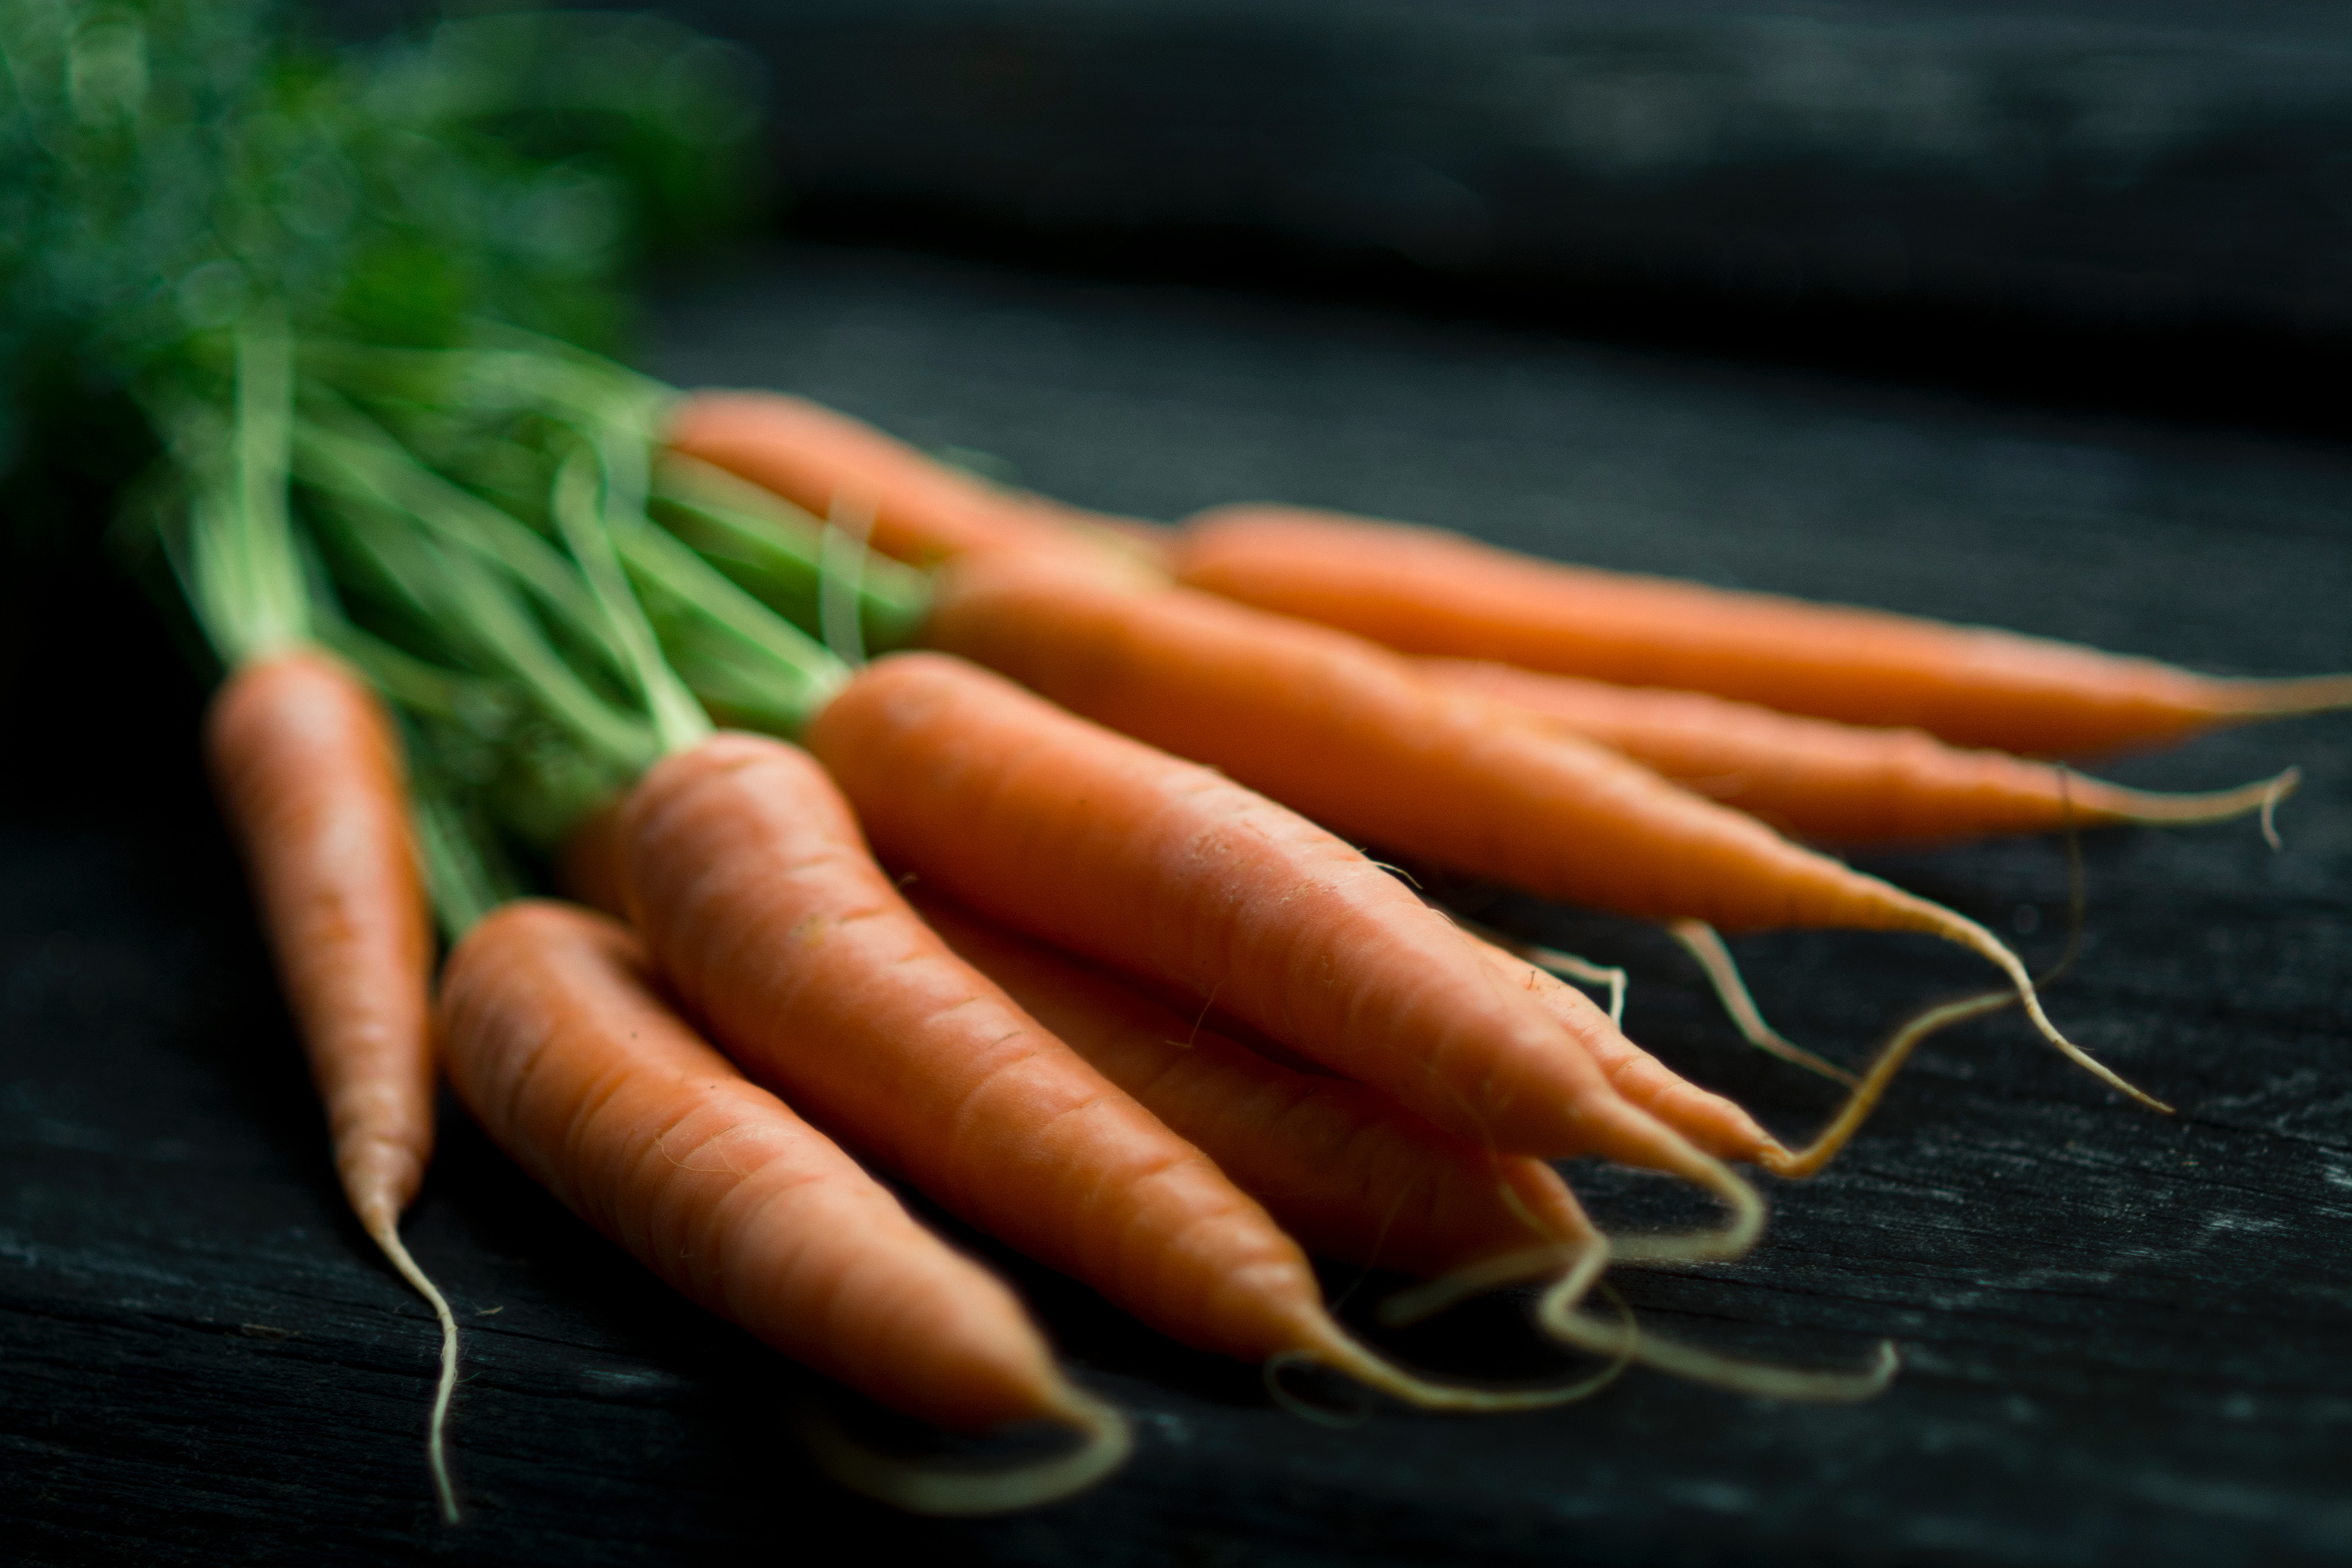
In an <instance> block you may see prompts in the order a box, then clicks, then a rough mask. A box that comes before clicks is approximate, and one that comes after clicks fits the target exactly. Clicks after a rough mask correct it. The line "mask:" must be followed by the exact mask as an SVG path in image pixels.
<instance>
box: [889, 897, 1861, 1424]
mask: <svg viewBox="0 0 2352 1568" xmlns="http://www.w3.org/2000/svg"><path fill="white" fill-rule="evenodd" d="M915 902H916V905H917V907H918V909H919V910H920V911H921V913H922V915H923V918H924V919H925V920H926V921H929V922H930V923H931V925H932V927H933V928H934V929H935V930H937V931H940V934H941V935H943V936H945V937H946V938H947V939H948V941H949V942H950V945H951V946H953V947H954V948H955V950H956V951H957V952H959V953H961V955H962V956H963V957H965V958H966V959H968V960H969V961H971V963H973V964H974V965H975V966H976V967H978V968H979V969H980V970H981V971H982V973H986V974H987V975H988V976H989V977H990V978H991V979H992V980H995V981H996V982H997V983H998V984H1002V985H1003V986H1004V987H1005V989H1006V990H1007V991H1008V992H1009V993H1010V994H1012V995H1013V998H1014V999H1015V1000H1016V1001H1018V1002H1019V1003H1020V1004H1021V1005H1022V1006H1024V1008H1026V1009H1027V1010H1028V1011H1029V1012H1030V1013H1031V1014H1032V1015H1033V1016H1035V1017H1036V1018H1038V1019H1039V1020H1040V1021H1041V1022H1043V1023H1045V1025H1046V1026H1048V1027H1050V1028H1052V1029H1053V1030H1054V1032H1055V1034H1056V1035H1058V1036H1059V1037H1061V1038H1063V1039H1064V1040H1066V1041H1067V1042H1069V1044H1070V1046H1071V1047H1073V1048H1074V1049H1076V1051H1077V1052H1078V1053H1079V1054H1080V1055H1082V1056H1084V1057H1085V1058H1087V1060H1088V1061H1089V1062H1092V1063H1093V1064H1094V1065H1095V1066H1096V1067H1097V1068H1099V1069H1100V1070H1101V1071H1102V1072H1103V1073H1104V1075H1105V1076H1107V1077H1108V1078H1109V1079H1112V1081H1114V1082H1116V1083H1118V1085H1119V1086H1120V1087H1121V1088H1123V1089H1128V1090H1129V1092H1131V1093H1133V1094H1134V1095H1136V1097H1137V1098H1138V1099H1139V1100H1142V1101H1143V1103H1144V1105H1145V1106H1146V1107H1147V1108H1149V1109H1150V1110H1152V1111H1153V1112H1154V1113H1155V1114H1157V1115H1158V1116H1159V1117H1160V1119H1161V1120H1162V1121H1166V1122H1167V1123H1168V1124H1169V1125H1170V1127H1171V1128H1172V1129H1174V1130H1175V1131H1177V1132H1179V1133H1181V1135H1182V1136H1184V1137H1185V1138H1187V1139H1189V1140H1190V1141H1192V1142H1193V1143H1194V1144H1196V1145H1198V1146H1199V1147H1200V1148H1201V1150H1202V1152H1205V1153H1207V1154H1208V1155H1209V1156H1210V1157H1211V1158H1212V1159H1213V1160H1215V1161H1216V1162H1217V1163H1218V1164H1219V1166H1220V1167H1222V1168H1223V1170H1224V1171H1225V1173H1227V1174H1228V1175H1230V1176H1232V1177H1233V1178H1234V1181H1235V1182H1236V1183H1238V1184H1240V1185H1241V1186H1242V1187H1243V1188H1244V1190H1246V1191H1247V1192H1249V1193H1250V1194H1252V1195H1254V1196H1255V1197H1257V1198H1258V1199H1259V1200H1260V1201H1261V1202H1263V1203H1264V1204H1265V1205H1266V1207H1267V1208H1268V1209H1269V1210H1271V1211H1272V1212H1273V1214H1274V1215H1275V1217H1276V1219H1278V1220H1279V1221H1281V1223H1282V1225H1283V1226H1284V1228H1285V1229H1286V1230H1288V1231H1289V1232H1290V1233H1291V1234H1292V1235H1293V1236H1295V1237H1298V1238H1299V1239H1300V1240H1301V1241H1303V1242H1305V1243H1306V1244H1307V1247H1309V1248H1310V1249H1311V1250H1313V1251H1316V1252H1318V1253H1320V1254H1322V1255H1323V1256H1325V1257H1328V1258H1339V1259H1342V1260H1344V1261H1348V1262H1354V1263H1360V1264H1365V1265H1375V1264H1376V1265H1380V1266H1381V1267H1385V1268H1401V1269H1403V1270H1405V1271H1407V1272H1409V1273H1413V1274H1419V1275H1422V1276H1423V1277H1424V1278H1426V1279H1429V1280H1430V1283H1428V1284H1425V1285H1423V1286H1421V1287H1419V1288H1418V1289H1412V1290H1408V1291H1406V1292H1404V1293H1402V1294H1401V1295H1398V1296H1394V1297H1391V1298H1390V1299H1389V1300H1387V1301H1386V1302H1383V1303H1382V1305H1381V1317H1382V1318H1383V1319H1384V1320H1386V1321H1391V1322H1410V1321H1415V1320H1417V1319H1420V1318H1423V1317H1425V1316H1427V1315H1429V1314H1430V1313H1432V1312H1434V1311H1437V1310H1442V1309H1443V1308H1444V1307H1446V1306H1448V1305H1450V1304H1452V1303H1453V1302H1454V1301H1458V1300H1462V1299H1464V1298H1465V1297H1466V1296H1469V1295H1472V1294H1475V1293H1476V1292H1478V1291H1482V1290H1486V1289H1493V1288H1494V1287H1496V1286H1497V1285H1502V1284H1507V1283H1509V1282H1511V1281H1513V1280H1516V1279H1526V1278H1529V1277H1532V1276H1535V1275H1538V1274H1556V1275H1558V1276H1559V1278H1558V1280H1557V1282H1556V1283H1555V1284H1554V1285H1553V1286H1552V1287H1551V1288H1550V1289H1548V1290H1547V1291H1546V1292H1545V1294H1544V1297H1543V1300H1542V1301H1541V1302H1540V1304H1539V1306H1538V1321H1540V1322H1541V1323H1542V1324H1543V1325H1544V1326H1545V1327H1546V1328H1547V1329H1548V1330H1549V1331H1551V1332H1553V1333H1554V1334H1556V1335H1558V1336H1559V1337H1560V1338H1562V1339H1564V1340H1566V1341H1568V1342H1570V1343H1572V1344H1575V1345H1578V1346H1580V1347H1581V1348H1583V1349H1587V1350H1591V1351H1594V1352H1598V1353H1601V1354H1603V1355H1612V1356H1616V1357H1619V1358H1620V1359H1621V1361H1641V1362H1644V1363H1650V1364H1653V1365H1655V1366H1658V1367H1660V1368H1662V1369H1664V1370H1666V1371H1670V1372H1674V1373H1679V1374H1681V1375H1684V1376H1687V1377H1693V1378H1696V1379H1698V1380H1700V1381H1703V1382H1707V1383H1712V1384H1717V1385H1718V1386H1723V1387H1729V1388H1734V1389H1738V1390H1740V1391H1742V1392H1747V1393H1755V1394H1769V1395H1772V1396H1775V1397H1780V1398H1786V1399H1811V1400H1854V1399H1867V1398H1870V1397H1872V1396H1873V1395H1874V1394H1877V1393H1878V1392H1879V1391H1880V1390H1881V1389H1883V1388H1884V1387H1885V1384H1886V1381H1887V1379H1888V1377H1889V1376H1891V1375H1892V1373H1893V1371H1894V1362H1893V1359H1892V1357H1891V1356H1890V1355H1887V1354H1885V1353H1884V1352H1882V1354H1881V1357H1880V1359H1879V1362H1878V1364H1877V1365H1876V1367H1875V1368H1874V1369H1873V1370H1872V1371H1870V1372H1867V1373H1860V1374H1856V1373H1822V1372H1812V1371H1801V1370H1797V1369H1792V1368H1786V1367H1774V1366H1760V1365H1758V1364H1756V1363H1749V1362H1744V1361H1738V1360H1734V1359H1731V1358H1728V1357H1724V1356H1718V1355H1715V1354H1712V1353H1710V1352H1705V1351H1700V1350H1697V1349H1695V1348H1693V1347H1690V1346H1686V1345H1683V1344H1679V1343H1677V1342H1674V1341H1672V1340H1664V1339H1661V1338H1660V1337H1659V1336H1657V1335H1655V1334H1652V1333H1646V1332H1642V1331H1637V1330H1635V1329H1633V1327H1632V1326H1631V1325H1630V1324H1628V1325H1625V1326H1623V1327H1620V1326H1617V1325H1612V1324H1607V1323H1601V1322H1597V1321H1593V1320H1591V1319H1589V1318H1586V1317H1585V1316H1583V1315H1582V1314H1581V1313H1580V1312H1578V1311H1577V1310H1576V1307H1577V1303H1578V1302H1579V1301H1580V1300H1582V1298H1583V1296H1584V1295H1585V1293H1586V1291H1587V1290H1588V1289H1589V1288H1590V1287H1591V1282H1592V1281H1593V1280H1594V1279H1597V1278H1598V1277H1599V1274H1600V1272H1601V1267H1602V1266H1603V1265H1604V1264H1605V1263H1607V1262H1609V1261H1612V1260H1614V1259H1627V1260H1636V1261H1665V1260H1670V1259H1679V1258H1689V1257H1691V1256H1693V1255H1694V1252H1693V1248H1692V1247H1691V1245H1690V1238H1688V1237H1635V1238H1633V1239H1632V1240H1631V1241H1630V1242H1625V1241H1619V1242H1612V1240H1611V1239H1610V1238H1608V1237H1603V1236H1601V1234H1600V1233H1599V1232H1598V1231H1596V1230H1594V1229H1593V1228H1592V1226H1591V1222H1590V1221H1589V1220H1588V1219H1586V1218H1585V1215H1584V1213H1583V1211H1582V1210H1581V1209H1580V1207H1578V1205H1577V1203H1576V1200H1575V1198H1574V1197H1573V1196H1572V1195H1571V1194H1570V1193H1569V1190H1568V1187H1567V1184H1565V1183H1563V1182H1562V1181H1561V1180H1560V1179H1559V1174H1558V1173H1556V1172H1554V1171H1553V1170H1551V1169H1550V1168H1549V1166H1547V1165H1544V1164H1542V1163H1539V1162H1537V1161H1533V1160H1528V1159H1524V1158H1514V1157H1510V1156H1500V1155H1496V1154H1495V1153H1493V1152H1491V1151H1489V1150H1486V1149H1482V1148H1480V1147H1478V1146H1477V1145H1475V1144H1473V1143H1468V1142H1464V1141H1462V1140H1459V1139H1455V1138H1452V1137H1449V1136H1448V1135H1446V1134H1445V1133H1443V1132H1440V1131H1437V1130H1436V1129H1435V1128H1433V1127H1431V1126H1430V1125H1429V1124H1428V1123H1427V1122H1425V1121H1422V1120H1421V1119H1420V1118H1418V1117H1415V1116H1413V1115H1412V1114H1411V1113H1409V1112H1406V1111H1403V1110H1400V1109H1399V1108H1397V1107H1396V1106H1395V1105H1393V1104H1391V1102H1389V1101H1388V1100H1385V1099H1384V1098H1383V1097H1381V1096H1380V1095H1378V1094H1375V1093H1373V1092H1372V1091H1371V1090H1370V1089H1364V1088H1363V1087H1361V1086H1360V1085H1358V1084H1353V1083H1349V1082H1346V1081H1345V1080H1341V1079H1328V1078H1322V1077H1316V1076H1309V1075H1307V1074H1302V1073H1297V1072H1293V1071H1291V1070H1290V1069H1288V1068H1283V1067H1278V1066H1276V1064H1274V1063H1272V1062H1269V1061H1267V1060H1265V1058H1261V1057H1259V1056H1257V1055H1256V1054H1255V1052H1254V1051H1252V1050H1250V1049H1249V1048H1247V1047H1242V1046H1238V1045H1235V1044H1234V1042H1232V1041H1230V1040H1227V1039H1224V1038H1222V1037H1219V1036H1217V1035H1214V1034H1212V1033H1209V1032H1208V1031H1205V1030H1202V1029H1199V1028H1197V1027H1193V1028H1189V1029H1188V1028H1187V1026H1186V1020H1185V1019H1183V1018H1182V1017H1181V1016H1178V1015H1177V1014H1174V1013H1171V1012H1170V1011H1169V1010H1168V1009H1167V1008H1165V1007H1162V1006H1160V1005H1159V1004H1157V1003H1155V1002H1150V1001H1147V1000H1145V999H1144V998H1142V997H1140V996H1139V995H1137V994H1135V993H1133V992H1131V991H1129V990H1128V989H1127V988H1126V987H1124V986H1122V985H1120V984H1118V983H1117V982H1115V981H1112V980H1109V979H1108V978H1106V977H1104V976H1102V975H1100V974H1097V973H1089V972H1087V971H1086V970H1083V969H1080V968H1078V967H1076V965H1074V964H1072V963H1069V962H1067V961H1066V960H1064V959H1062V958H1060V957H1057V956H1055V955H1054V954H1052V953H1050V952H1046V951H1045V950H1044V949H1042V948H1039V947H1037V946H1035V945H1034V944H1033V943H1030V942H1024V941H1022V940H1021V939H1020V938H1018V937H1016V936H1013V934H1012V933H1010V932H1008V931H1004V930H1003V928H1001V927H995V926H992V925H990V924H989V923H987V922H985V921H982V920H980V919H979V918H977V917H975V916H974V915H972V914H971V912H970V911H968V910H961V909H959V908H957V907H955V906H954V905H951V904H950V903H948V902H946V901H945V900H941V899H939V898H937V897H926V896H923V895H921V894H920V893H918V895H917V897H916V899H915ZM1540 978H1541V979H1543V980H1547V981H1548V980H1549V978H1550V977H1549V976H1548V975H1547V976H1541V977H1540ZM1552 984H1557V982H1553V983H1552ZM1587 1005H1590V1004H1587ZM1627 1048H1628V1050H1632V1051H1633V1055H1634V1056H1636V1057H1640V1056H1641V1053H1640V1052H1639V1051H1638V1050H1634V1049H1633V1047H1631V1046H1628V1047H1627ZM1642 1059H1643V1061H1648V1060H1649V1058H1642ZM1649 1066H1650V1068H1652V1069H1654V1071H1655V1072H1656V1073H1657V1074H1658V1075H1659V1076H1662V1077H1665V1078H1671V1077H1672V1075H1671V1074H1667V1073H1666V1072H1665V1070H1664V1068H1659V1067H1658V1066H1657V1064H1656V1063H1655V1062H1654V1061H1651V1062H1649ZM1675 1082H1677V1083H1679V1082H1680V1080H1678V1079H1676V1080H1675ZM1681 1087H1682V1089H1684V1090H1685V1091H1686V1092H1688V1093H1690V1094H1692V1095H1697V1094H1698V1092H1699V1091H1697V1090H1696V1089H1690V1086H1689V1085H1687V1084H1683V1085H1681ZM1704 1098H1707V1099H1712V1098H1713V1097H1711V1096H1707V1097H1704ZM1718 1103H1719V1104H1721V1106H1722V1109H1723V1110H1727V1111H1728V1113H1729V1117H1730V1118H1731V1119H1733V1120H1735V1121H1737V1122H1739V1123H1744V1125H1745V1129H1746V1136H1745V1137H1744V1138H1743V1139H1741V1140H1740V1142H1742V1143H1743V1149H1742V1151H1741V1152H1743V1153H1747V1154H1751V1155H1752V1154H1755V1153H1758V1152H1761V1151H1762V1150H1764V1149H1767V1148H1769V1149H1770V1150H1772V1151H1774V1152H1779V1146H1778V1145H1777V1144H1774V1143H1772V1142H1771V1140H1770V1139H1769V1138H1767V1137H1765V1136H1764V1134H1763V1133H1762V1132H1761V1131H1758V1130H1757V1129H1756V1127H1755V1124H1754V1123H1753V1122H1752V1121H1747V1120H1746V1118H1745V1116H1744V1115H1743V1114H1742V1113H1741V1112H1739V1111H1738V1108H1736V1107H1732V1106H1729V1105H1728V1104H1727V1102H1718ZM1612 1371H1613V1369H1612ZM1609 1375H1612V1373H1601V1374H1600V1376H1601V1377H1602V1378H1605V1377H1607V1376H1609Z"/></svg>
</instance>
